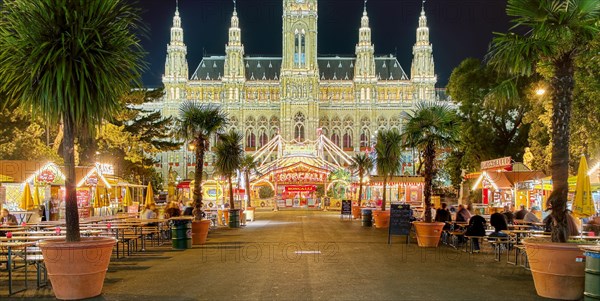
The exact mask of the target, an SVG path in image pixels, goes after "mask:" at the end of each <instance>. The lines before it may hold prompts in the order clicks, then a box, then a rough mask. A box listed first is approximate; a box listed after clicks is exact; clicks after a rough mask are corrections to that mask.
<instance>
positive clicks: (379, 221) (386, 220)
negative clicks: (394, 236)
mask: <svg viewBox="0 0 600 301" xmlns="http://www.w3.org/2000/svg"><path fill="white" fill-rule="evenodd" d="M373 219H374V220H375V228H388V227H389V226H390V212H389V211H383V210H373Z"/></svg>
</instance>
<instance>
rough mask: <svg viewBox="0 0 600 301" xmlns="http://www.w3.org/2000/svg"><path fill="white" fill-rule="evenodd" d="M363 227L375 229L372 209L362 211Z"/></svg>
mask: <svg viewBox="0 0 600 301" xmlns="http://www.w3.org/2000/svg"><path fill="white" fill-rule="evenodd" d="M360 213H361V215H362V226H363V227H373V214H372V211H371V209H362V210H361V212H360Z"/></svg>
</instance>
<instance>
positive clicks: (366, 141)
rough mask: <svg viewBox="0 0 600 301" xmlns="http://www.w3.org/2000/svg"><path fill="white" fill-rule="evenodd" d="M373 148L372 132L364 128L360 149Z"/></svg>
mask: <svg viewBox="0 0 600 301" xmlns="http://www.w3.org/2000/svg"><path fill="white" fill-rule="evenodd" d="M368 146H371V131H369V129H368V128H363V129H362V130H361V132H360V147H368Z"/></svg>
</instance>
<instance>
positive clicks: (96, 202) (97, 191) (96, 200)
mask: <svg viewBox="0 0 600 301" xmlns="http://www.w3.org/2000/svg"><path fill="white" fill-rule="evenodd" d="M100 202H101V200H100V189H99V188H98V186H96V187H94V208H102V203H100Z"/></svg>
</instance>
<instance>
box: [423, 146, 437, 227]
mask: <svg viewBox="0 0 600 301" xmlns="http://www.w3.org/2000/svg"><path fill="white" fill-rule="evenodd" d="M424 157H425V158H424V159H425V162H424V163H425V174H424V176H425V183H424V185H423V197H424V198H425V199H424V201H423V202H424V203H425V222H427V223H431V186H432V182H433V163H434V161H435V146H434V145H433V143H432V142H429V143H427V146H426V147H425V153H424Z"/></svg>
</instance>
